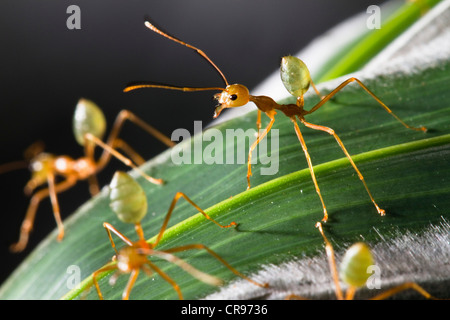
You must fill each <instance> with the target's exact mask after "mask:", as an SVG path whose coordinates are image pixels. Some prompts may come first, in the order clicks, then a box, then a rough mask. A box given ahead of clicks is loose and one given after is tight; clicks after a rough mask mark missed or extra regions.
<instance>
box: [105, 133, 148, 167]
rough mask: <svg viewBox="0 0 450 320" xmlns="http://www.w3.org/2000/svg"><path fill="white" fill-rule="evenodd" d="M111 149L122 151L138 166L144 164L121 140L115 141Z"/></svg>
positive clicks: (142, 159)
mask: <svg viewBox="0 0 450 320" xmlns="http://www.w3.org/2000/svg"><path fill="white" fill-rule="evenodd" d="M113 149H119V150H122V151H123V152H124V153H126V154H127V155H128V157H130V158H131V160H133V162H134V163H136V164H137V165H138V166H140V165H143V164H144V163H145V160H144V158H142V157H141V156H140V155H139V154H138V153H137V152H136V151H135V150H134V149H133V148H132V147H131V146H130V145H129V144H128V143H126V142H125V141H123V140H122V139H119V138H117V139H116V140H115V142H114V145H113Z"/></svg>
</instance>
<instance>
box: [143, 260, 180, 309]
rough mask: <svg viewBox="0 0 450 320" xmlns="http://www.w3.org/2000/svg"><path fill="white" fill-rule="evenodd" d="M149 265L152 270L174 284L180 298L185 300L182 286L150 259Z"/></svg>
mask: <svg viewBox="0 0 450 320" xmlns="http://www.w3.org/2000/svg"><path fill="white" fill-rule="evenodd" d="M147 263H148V265H149V266H150V268H151V269H152V270H154V271H155V272H156V273H157V274H159V275H160V276H161V277H162V278H163V279H164V280H166V281H167V282H168V283H170V284H171V285H172V287H173V288H174V289H175V291H176V292H177V294H178V298H179V299H180V300H183V294H182V293H181V290H180V287H179V286H178V284H177V283H176V282H175V281H173V280H172V278H170V277H169V276H168V275H167V274H165V273H164V272H163V271H162V270H161V269H160V268H158V267H157V266H156V265H155V264H153V263H151V262H150V261H147Z"/></svg>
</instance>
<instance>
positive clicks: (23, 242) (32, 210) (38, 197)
mask: <svg viewBox="0 0 450 320" xmlns="http://www.w3.org/2000/svg"><path fill="white" fill-rule="evenodd" d="M76 182H77V179H76V178H74V177H71V176H68V177H67V179H66V180H64V181H62V182H60V183H59V184H57V185H55V187H54V194H55V195H56V194H57V193H60V192H63V191H65V190H67V189H69V188H71V187H72V186H73V185H75V183H76ZM49 194H50V191H49V188H46V189H42V190H39V191H38V192H37V193H36V194H35V195H34V196H33V197H32V198H31V200H30V205H29V206H28V210H27V213H26V215H25V219H24V220H23V222H22V226H21V228H20V236H19V241H18V242H16V243H14V244H12V245H11V248H10V249H11V251H13V252H20V251H23V250H24V249H25V247H26V246H27V243H28V238H29V234H30V232H31V230H32V229H33V224H34V218H35V216H36V211H37V208H38V206H39V203H40V202H41V201H42V200H43V199H45V198H46V197H48V196H49ZM55 218H56V216H55Z"/></svg>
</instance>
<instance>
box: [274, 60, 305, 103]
mask: <svg viewBox="0 0 450 320" xmlns="http://www.w3.org/2000/svg"><path fill="white" fill-rule="evenodd" d="M280 74H281V81H283V84H284V86H285V88H286V90H287V91H289V93H290V94H292V95H293V96H295V97H301V96H303V95H304V94H305V93H306V91H308V88H309V85H310V84H311V75H310V73H309V70H308V67H307V66H306V64H305V63H304V62H303V61H302V60H300V59H299V58H297V57H293V56H286V57H283V58H282V59H281V67H280Z"/></svg>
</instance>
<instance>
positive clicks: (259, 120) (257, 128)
mask: <svg viewBox="0 0 450 320" xmlns="http://www.w3.org/2000/svg"><path fill="white" fill-rule="evenodd" d="M256 130H257V131H258V132H257V137H259V131H260V130H261V110H259V109H258V113H257V115H256Z"/></svg>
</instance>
